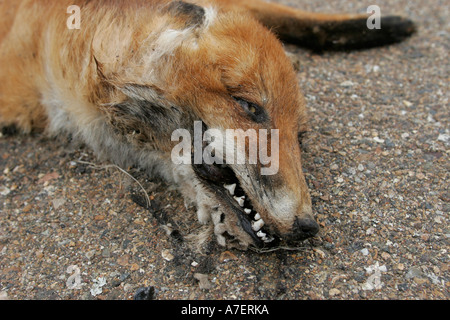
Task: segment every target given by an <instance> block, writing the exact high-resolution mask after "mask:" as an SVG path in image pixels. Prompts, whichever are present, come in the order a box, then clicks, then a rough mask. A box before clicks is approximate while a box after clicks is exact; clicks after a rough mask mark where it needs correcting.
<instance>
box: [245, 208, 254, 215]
mask: <svg viewBox="0 0 450 320" xmlns="http://www.w3.org/2000/svg"><path fill="white" fill-rule="evenodd" d="M244 211H245V213H246V214H250V213H251V212H252V209H247V208H244Z"/></svg>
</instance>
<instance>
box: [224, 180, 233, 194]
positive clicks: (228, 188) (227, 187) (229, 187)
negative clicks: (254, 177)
mask: <svg viewBox="0 0 450 320" xmlns="http://www.w3.org/2000/svg"><path fill="white" fill-rule="evenodd" d="M223 187H224V188H225V189H227V190H228V192H229V193H230V194H231V195H232V196H234V190H235V189H236V183H233V184H224V185H223Z"/></svg>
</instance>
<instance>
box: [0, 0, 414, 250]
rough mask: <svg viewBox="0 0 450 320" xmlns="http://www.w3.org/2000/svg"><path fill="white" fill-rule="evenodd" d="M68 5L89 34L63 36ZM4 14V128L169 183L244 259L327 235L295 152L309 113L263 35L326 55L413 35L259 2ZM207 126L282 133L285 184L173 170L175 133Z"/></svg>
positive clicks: (121, 0) (225, 170) (238, 171)
mask: <svg viewBox="0 0 450 320" xmlns="http://www.w3.org/2000/svg"><path fill="white" fill-rule="evenodd" d="M71 5H76V6H78V7H79V8H80V10H81V14H80V16H81V18H82V20H81V24H80V29H70V28H68V27H67V25H66V20H67V18H68V14H67V8H68V7H69V6H71ZM0 13H1V16H2V18H3V19H2V21H1V22H0V125H1V126H4V127H6V126H12V125H13V126H16V127H18V128H19V129H20V130H21V131H23V132H30V131H33V130H36V131H37V130H42V131H46V132H48V133H49V134H59V133H61V132H63V133H64V132H65V133H69V134H71V135H73V136H76V137H78V138H80V139H81V140H83V141H84V142H86V143H87V144H88V145H89V146H90V147H91V148H93V150H94V151H95V152H96V154H97V155H98V156H99V157H103V158H106V159H109V160H110V161H113V162H114V163H116V164H118V165H120V166H122V167H127V166H130V165H136V166H139V167H141V168H143V169H145V170H146V171H147V172H148V173H149V174H156V175H159V176H161V177H163V178H164V179H165V180H167V181H168V182H169V183H172V184H175V185H177V186H178V189H179V190H180V192H181V193H182V194H183V196H184V197H185V199H186V202H189V203H194V204H195V205H196V207H197V212H198V219H199V221H200V222H201V223H205V224H206V223H212V224H213V225H214V233H215V235H216V237H217V241H218V242H219V243H220V244H221V245H224V246H230V247H238V248H241V249H246V248H248V247H249V246H257V247H261V246H266V245H270V244H273V243H275V242H276V241H277V240H279V239H284V240H287V241H298V240H303V239H305V238H308V237H311V236H313V235H314V234H316V233H317V231H318V225H317V223H316V222H315V220H314V217H313V210H312V207H311V199H310V196H309V192H308V187H307V184H306V182H305V178H304V175H303V173H302V169H301V150H300V146H299V142H298V136H299V133H301V132H304V131H306V130H307V116H306V110H305V102H304V100H303V97H302V95H301V93H300V89H299V87H298V85H297V79H296V74H295V72H294V70H293V67H292V64H291V61H290V60H289V59H288V58H287V56H286V54H285V52H284V50H283V46H282V44H281V42H280V41H279V40H278V39H277V37H276V36H275V35H274V34H273V33H272V32H271V31H269V29H267V28H266V27H269V28H274V30H275V31H276V32H277V34H278V37H279V38H281V39H283V40H288V41H295V42H297V43H298V44H300V45H304V46H307V47H310V48H313V49H318V50H322V49H345V48H359V47H369V46H375V45H380V44H387V43H392V42H396V41H399V40H401V39H403V38H404V37H406V36H407V35H409V34H410V33H411V32H412V31H413V26H412V23H411V22H409V21H408V20H404V19H402V18H399V17H387V18H386V19H385V20H384V21H385V22H386V23H385V25H384V26H383V27H384V30H383V29H382V30H383V31H377V30H376V31H375V32H378V33H375V32H374V33H369V31H368V30H367V27H366V25H365V22H366V19H367V16H366V15H363V16H361V15H320V14H309V13H306V12H302V11H299V10H294V9H292V8H288V7H283V6H280V5H277V4H273V3H265V2H259V1H255V0H251V1H239V0H221V1H218V0H217V1H193V3H190V2H189V3H188V2H182V1H168V0H130V1H125V0H105V1H88V0H42V1H37V0H21V1H0ZM382 23H383V20H382ZM198 122H201V124H202V126H203V127H204V128H205V129H215V130H217V131H219V132H225V130H227V129H236V130H239V129H241V131H240V132H242V131H248V130H249V129H252V130H255V132H262V131H261V130H262V129H265V130H271V129H277V130H278V137H277V138H278V140H277V143H278V145H277V147H278V148H277V150H276V152H277V153H278V156H277V157H272V159H273V160H272V161H277V168H279V169H278V171H277V173H276V174H272V175H262V174H261V170H259V169H261V166H262V165H261V162H260V161H257V162H256V163H249V162H245V163H241V164H225V165H215V164H204V163H201V164H186V163H175V162H174V161H173V159H172V158H171V153H172V150H173V148H174V147H175V146H176V144H177V142H176V141H172V140H173V139H172V133H173V132H174V131H175V130H177V129H180V128H183V129H185V130H187V131H188V132H192V133H193V132H194V124H195V123H198ZM268 140H269V145H270V140H271V137H270V136H269V138H268ZM272 156H273V155H272Z"/></svg>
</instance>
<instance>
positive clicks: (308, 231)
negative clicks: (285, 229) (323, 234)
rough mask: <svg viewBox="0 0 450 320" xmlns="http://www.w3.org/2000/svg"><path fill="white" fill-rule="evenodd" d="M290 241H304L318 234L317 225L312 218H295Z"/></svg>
mask: <svg viewBox="0 0 450 320" xmlns="http://www.w3.org/2000/svg"><path fill="white" fill-rule="evenodd" d="M292 231H293V232H292V240H305V239H307V238H311V237H313V236H314V235H316V233H317V232H319V225H318V224H317V222H316V221H315V220H314V218H313V217H312V216H309V215H308V216H305V217H302V218H296V219H295V222H294V226H293V228H292Z"/></svg>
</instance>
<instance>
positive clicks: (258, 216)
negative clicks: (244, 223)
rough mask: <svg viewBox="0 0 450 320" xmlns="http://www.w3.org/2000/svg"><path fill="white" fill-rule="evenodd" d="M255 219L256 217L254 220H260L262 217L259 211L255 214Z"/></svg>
mask: <svg viewBox="0 0 450 320" xmlns="http://www.w3.org/2000/svg"><path fill="white" fill-rule="evenodd" d="M253 219H254V220H259V219H261V216H260V215H259V213H258V212H257V213H256V214H255V217H254V218H253Z"/></svg>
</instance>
